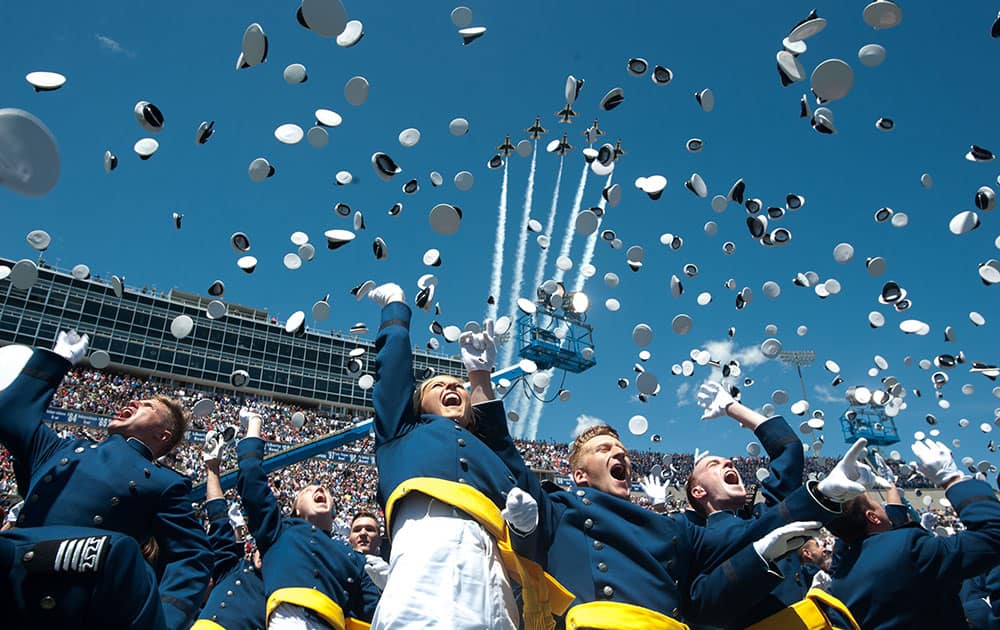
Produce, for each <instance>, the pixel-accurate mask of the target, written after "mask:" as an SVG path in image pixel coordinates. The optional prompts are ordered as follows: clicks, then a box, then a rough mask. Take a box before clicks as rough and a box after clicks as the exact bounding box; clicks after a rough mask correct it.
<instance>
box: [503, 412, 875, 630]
mask: <svg viewBox="0 0 1000 630" xmlns="http://www.w3.org/2000/svg"><path fill="white" fill-rule="evenodd" d="M497 430H498V431H499V428H498V429H497ZM504 432H506V427H504ZM505 460H506V461H507V462H508V465H510V466H511V469H512V470H515V469H516V464H517V462H516V460H512V459H509V458H505ZM856 465H857V464H856V462H853V461H848V460H846V459H845V461H841V462H840V463H839V464H838V466H837V468H835V469H834V471H833V472H831V474H830V475H829V476H828V477H827V479H825V480H824V482H823V483H821V484H816V483H811V484H809V486H808V487H803V488H800V489H799V490H796V491H795V492H793V493H792V494H791V495H790V496H789V497H788V498H787V499H786V500H785V501H784V502H783V504H782V505H780V506H778V507H777V509H773V510H768V511H766V513H764V514H763V515H762V516H761V517H760V518H758V519H752V520H749V521H740V522H741V523H743V526H742V527H741V528H740V529H739V530H737V529H735V528H734V529H733V530H731V531H730V530H727V531H726V532H725V533H724V535H719V534H716V533H713V531H712V530H707V529H705V528H701V527H698V526H695V525H693V524H691V523H690V522H689V521H688V520H687V519H686V518H684V517H665V516H661V515H658V514H656V513H653V512H651V511H649V510H645V509H643V508H641V507H639V506H637V505H634V504H632V503H631V502H629V500H628V498H629V493H630V486H631V474H632V468H631V462H630V460H629V457H628V452H627V451H626V449H625V447H624V446H623V445H622V444H621V441H620V440H619V439H618V434H617V432H616V431H615V430H614V429H612V428H611V427H609V426H606V425H601V426H596V427H592V428H590V429H588V430H587V431H584V432H583V433H582V434H581V435H579V436H578V437H577V438H576V440H574V442H573V448H572V450H571V453H570V469H571V474H572V479H573V483H574V484H575V485H576V489H575V490H573V491H556V492H553V493H551V494H548V493H545V492H543V491H542V490H541V487H540V484H539V483H538V481H537V479H533V478H532V477H533V476H532V475H531V474H530V471H528V472H525V471H523V470H522V471H518V472H516V473H515V474H516V475H517V477H518V480H519V482H522V481H523V482H525V483H526V484H527V485H528V486H530V487H531V494H532V496H535V497H537V498H538V504H539V526H538V531H537V532H536V533H535V535H534V536H533V537H531V538H529V539H526V540H524V541H523V543H522V544H523V548H524V549H525V552H526V553H534V554H536V556H537V557H539V558H540V559H541V560H540V561H542V562H545V563H546V564H545V566H546V570H547V571H549V572H550V573H552V575H553V576H554V577H555V578H556V579H557V580H559V581H560V582H561V583H562V584H563V585H565V586H566V587H567V588H569V590H570V591H572V592H573V593H574V594H575V595H576V598H577V599H576V601H575V602H574V604H575V606H574V607H573V608H570V610H569V613H568V615H567V617H566V625H567V627H590V628H619V627H623V625H627V626H628V627H630V628H640V629H641V628H684V627H686V626H684V625H683V624H682V623H681V622H680V621H679V620H680V619H682V618H685V617H686V618H690V619H691V620H692V621H696V622H698V623H708V624H714V625H727V624H728V623H729V622H731V621H732V620H733V619H735V617H736V616H737V615H739V614H742V613H744V612H746V610H747V609H749V608H750V607H751V606H753V605H754V603H755V602H757V601H758V600H760V599H761V598H762V597H764V596H765V595H766V594H767V593H768V592H769V591H770V590H771V589H773V588H774V587H775V586H776V585H777V584H778V583H779V582H780V580H781V576H780V575H779V574H778V573H777V572H776V567H775V566H774V564H773V561H774V560H775V559H776V558H778V557H779V556H780V555H783V553H784V552H787V551H790V550H791V549H793V548H795V547H797V546H798V545H797V544H795V540H796V539H798V544H801V543H802V542H803V541H804V540H805V539H807V538H809V537H810V534H809V531H810V530H811V529H813V528H814V527H818V526H819V523H820V522H827V521H829V520H830V519H832V518H833V517H834V516H836V514H838V513H839V502H840V501H842V500H844V499H846V498H851V497H852V496H856V494H857V493H860V492H863V491H864V486H863V485H862V484H860V483H857V481H856V479H857V478H858V474H857V468H856ZM795 519H811V522H808V523H805V524H803V523H802V522H792V521H794V520H795ZM810 525H812V526H814V527H810ZM782 526H785V527H782ZM751 543H752V544H751ZM532 545H534V546H535V548H534V549H531V546H532ZM726 558H728V560H726ZM723 560H725V561H724V562H723ZM707 566H717V567H718V568H717V569H716V570H715V571H713V572H712V573H710V574H708V575H705V576H701V577H699V574H701V573H702V571H703V570H704V567H707ZM734 576H735V577H738V579H733V577H734ZM625 620H628V623H627V624H625V623H624V621H625Z"/></svg>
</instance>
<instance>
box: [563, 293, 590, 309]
mask: <svg viewBox="0 0 1000 630" xmlns="http://www.w3.org/2000/svg"><path fill="white" fill-rule="evenodd" d="M588 308H590V298H589V297H587V294H586V293H584V292H583V291H576V292H575V293H570V294H569V295H567V296H566V299H565V300H564V301H563V310H564V311H566V312H567V313H586V312H587V309H588Z"/></svg>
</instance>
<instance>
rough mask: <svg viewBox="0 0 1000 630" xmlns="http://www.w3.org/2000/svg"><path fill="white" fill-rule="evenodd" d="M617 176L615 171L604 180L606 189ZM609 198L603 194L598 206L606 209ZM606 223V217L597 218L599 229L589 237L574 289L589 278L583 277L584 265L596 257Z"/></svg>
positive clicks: (578, 288)
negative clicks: (599, 237)
mask: <svg viewBox="0 0 1000 630" xmlns="http://www.w3.org/2000/svg"><path fill="white" fill-rule="evenodd" d="M614 176H615V173H614V171H612V172H611V174H610V175H608V181H606V182H604V189H602V192H603V190H606V189H607V188H608V186H610V185H611V179H612V178H613V177H614ZM607 203H608V202H607V200H605V199H604V195H603V194H602V195H601V200H600V201H599V202H598V203H597V207H598V208H600V209H601V210H604V209H605V208H606V207H607ZM602 223H604V217H603V216H601V218H599V219H598V220H597V229H596V230H594V233H593V234H591V235H590V236H588V237H587V244H586V245H585V246H584V248H583V258H582V259H581V260H580V266H579V267H577V270H576V279H575V280H574V281H573V289H572V290H573V291H579V290H580V289H582V288H583V285H584V283H585V282H587V279H586V278H584V277H583V267H584V265H588V264H590V261H591V260H593V259H594V248H595V247H596V246H597V238H598V236H599V235H600V233H601V224H602Z"/></svg>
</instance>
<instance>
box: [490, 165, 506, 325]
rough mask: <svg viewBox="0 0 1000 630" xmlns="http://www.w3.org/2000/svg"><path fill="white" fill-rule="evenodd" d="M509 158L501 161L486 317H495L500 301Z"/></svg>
mask: <svg viewBox="0 0 1000 630" xmlns="http://www.w3.org/2000/svg"><path fill="white" fill-rule="evenodd" d="M508 162H509V158H504V161H503V183H502V184H500V208H499V213H498V214H497V236H496V245H495V246H494V248H493V275H492V277H491V279H490V296H491V297H492V298H493V303H492V304H490V305H489V306H488V308H487V309H486V317H487V318H489V319H496V317H497V308H498V305H499V301H500V297H499V296H500V283H501V281H502V280H503V244H504V238H505V237H506V235H507V164H508Z"/></svg>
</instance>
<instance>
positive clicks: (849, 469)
mask: <svg viewBox="0 0 1000 630" xmlns="http://www.w3.org/2000/svg"><path fill="white" fill-rule="evenodd" d="M867 445H868V440H866V439H865V438H859V439H858V441H857V442H855V443H854V445H853V446H851V448H850V449H848V451H847V453H846V454H845V455H844V457H843V459H841V460H840V461H839V462H837V465H836V466H834V467H833V470H831V471H830V474H829V475H827V476H826V478H825V479H823V480H822V481H820V482H819V485H817V486H816V489H817V490H819V491H820V492H821V493H822V494H823V495H825V496H827V497H829V498H830V499H832V500H834V501H836V502H838V503H844V502H846V501H850V500H851V499H853V498H854V497H856V496H859V495H862V494H864V492H865V490H872V489H874V488H883V489H884V488H888V487H889V482H888V481H886V480H885V479H882V478H881V477H879V476H878V475H876V474H875V473H873V472H872V469H871V468H869V466H868V464H863V463H861V462H860V461H858V460H859V458H860V457H862V456H863V455H864V452H865V446H867Z"/></svg>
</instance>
